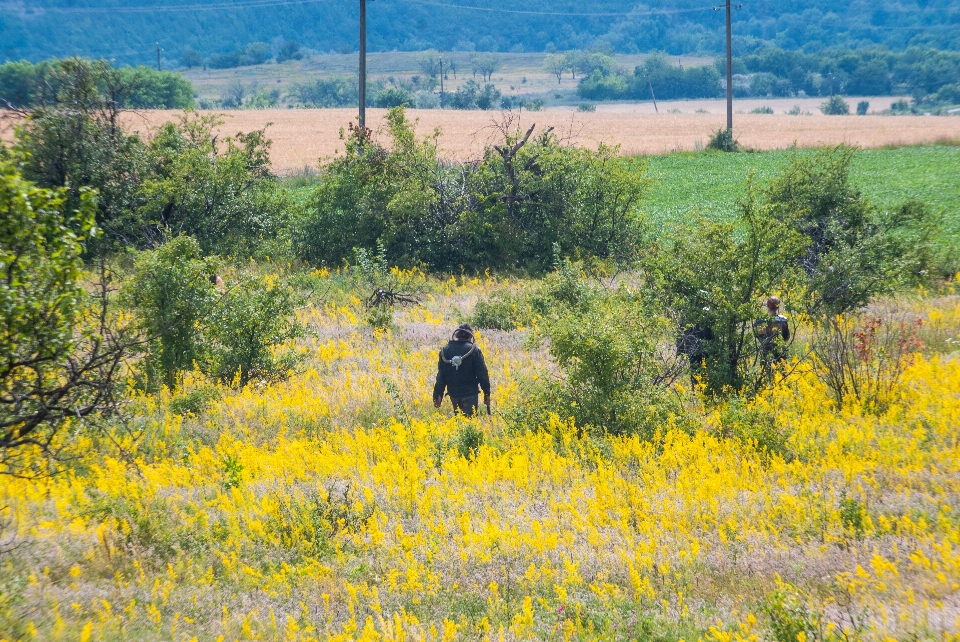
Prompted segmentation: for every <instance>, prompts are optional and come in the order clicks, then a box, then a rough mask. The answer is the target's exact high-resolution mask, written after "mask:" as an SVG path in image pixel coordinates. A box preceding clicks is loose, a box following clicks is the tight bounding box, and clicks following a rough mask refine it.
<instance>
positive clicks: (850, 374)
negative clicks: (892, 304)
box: [813, 315, 923, 412]
mask: <svg viewBox="0 0 960 642" xmlns="http://www.w3.org/2000/svg"><path fill="white" fill-rule="evenodd" d="M921 325H922V321H921V320H920V319H912V320H911V319H906V318H902V317H901V318H896V317H892V316H888V317H886V318H884V317H881V316H872V315H857V316H840V315H838V316H835V317H833V318H831V319H830V320H829V321H828V322H827V323H826V324H824V325H822V326H821V327H819V328H818V329H817V332H816V335H815V340H814V344H813V345H814V355H815V357H816V358H815V360H814V370H815V372H817V375H818V377H819V378H820V380H821V381H823V382H824V383H825V384H826V386H827V387H828V388H829V389H830V391H831V393H832V394H833V398H834V401H835V402H836V403H837V405H838V406H839V405H842V404H844V403H845V402H850V401H855V402H856V403H857V404H858V405H859V406H860V407H861V408H863V409H864V410H868V411H878V412H882V411H883V410H884V409H885V408H887V407H888V406H889V404H890V403H892V402H894V401H895V399H893V398H892V396H891V395H892V394H893V393H894V391H895V390H897V388H898V386H899V383H900V379H901V378H902V376H903V373H904V371H905V370H906V368H907V367H908V366H909V365H910V364H911V363H912V362H913V358H914V356H915V355H916V354H917V353H918V352H919V351H920V350H921V349H922V348H923V341H922V340H921V339H920V336H919V331H920V327H921Z"/></svg>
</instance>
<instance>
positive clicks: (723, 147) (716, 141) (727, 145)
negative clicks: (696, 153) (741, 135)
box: [707, 128, 740, 152]
mask: <svg viewBox="0 0 960 642" xmlns="http://www.w3.org/2000/svg"><path fill="white" fill-rule="evenodd" d="M707 149H712V150H715V151H718V152H739V151H740V143H738V142H737V140H736V139H735V138H734V137H733V130H732V129H725V128H720V129H718V130H717V131H716V132H714V133H713V134H712V135H711V136H710V142H708V143H707Z"/></svg>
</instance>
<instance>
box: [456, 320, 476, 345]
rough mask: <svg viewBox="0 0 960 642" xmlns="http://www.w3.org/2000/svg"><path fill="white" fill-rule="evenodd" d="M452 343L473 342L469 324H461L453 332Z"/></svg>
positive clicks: (471, 329)
mask: <svg viewBox="0 0 960 642" xmlns="http://www.w3.org/2000/svg"><path fill="white" fill-rule="evenodd" d="M453 340H454V341H473V328H472V327H470V324H469V323H461V324H460V325H458V326H457V329H456V330H454V331H453Z"/></svg>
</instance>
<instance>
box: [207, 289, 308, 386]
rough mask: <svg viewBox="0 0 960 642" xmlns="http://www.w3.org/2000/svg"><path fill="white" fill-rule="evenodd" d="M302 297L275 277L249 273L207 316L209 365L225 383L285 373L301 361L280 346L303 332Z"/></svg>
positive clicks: (277, 375) (282, 375) (296, 355)
mask: <svg viewBox="0 0 960 642" xmlns="http://www.w3.org/2000/svg"><path fill="white" fill-rule="evenodd" d="M296 301H297V300H296V298H295V296H294V293H293V291H292V290H291V289H290V288H289V287H288V286H286V285H284V284H282V283H278V282H277V281H276V279H275V278H273V277H255V276H244V277H241V278H240V279H239V282H238V283H237V284H236V285H231V286H230V289H229V290H228V292H227V293H226V295H225V296H224V297H223V299H222V300H221V301H220V302H219V304H218V305H217V306H215V307H214V308H213V310H212V311H211V312H210V314H209V316H208V317H207V319H206V325H207V330H206V341H207V342H208V343H207V346H205V347H206V349H207V351H208V356H207V359H208V361H207V364H206V367H205V370H206V371H207V372H209V373H210V375H211V376H213V377H216V378H217V379H219V380H220V381H222V382H224V383H230V382H232V381H235V382H237V383H239V385H240V386H245V385H247V383H248V382H249V381H251V380H252V379H259V380H271V379H279V378H283V377H284V375H285V374H286V373H287V372H288V371H290V370H291V369H292V368H293V367H294V366H295V365H296V364H297V363H299V361H300V356H299V355H298V354H297V353H296V352H295V351H294V350H291V349H283V350H281V349H280V347H281V346H283V345H284V344H286V343H288V342H289V341H291V340H292V339H296V338H298V337H301V336H303V332H304V329H303V326H301V325H300V323H299V322H298V321H297V320H296V317H295V316H294V307H295V304H296Z"/></svg>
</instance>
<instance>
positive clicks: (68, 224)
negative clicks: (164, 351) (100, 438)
mask: <svg viewBox="0 0 960 642" xmlns="http://www.w3.org/2000/svg"><path fill="white" fill-rule="evenodd" d="M65 194H66V190H62V189H61V190H49V189H44V188H40V187H37V186H36V185H33V184H31V183H29V182H28V181H25V180H23V178H22V177H21V176H20V174H19V173H18V172H17V168H16V166H15V165H14V164H13V163H11V162H7V161H3V160H2V159H0V266H3V268H2V269H3V278H2V279H0V389H2V390H3V393H2V394H0V426H2V428H0V474H2V473H12V474H29V472H30V471H29V470H25V469H21V463H23V465H24V466H27V465H30V464H28V463H27V462H31V461H32V462H34V463H40V464H41V465H43V464H42V462H44V461H45V459H44V457H43V456H38V455H44V456H45V455H49V454H52V452H55V451H56V450H57V449H58V448H59V447H60V446H59V445H58V443H57V440H58V435H59V433H60V431H61V430H63V429H64V427H65V426H67V425H69V424H70V422H75V423H74V424H73V425H74V426H75V427H74V428H73V430H76V431H81V430H82V431H88V430H90V428H91V425H92V424H93V425H95V424H94V420H95V419H97V418H98V417H101V416H106V415H109V414H111V413H112V412H113V411H115V410H116V407H117V406H116V404H117V402H116V396H115V388H118V387H122V385H123V384H122V383H121V382H120V381H119V380H120V379H121V378H123V377H124V375H125V372H124V369H123V365H124V362H125V360H126V357H127V356H128V355H129V344H127V342H126V339H125V338H124V337H125V334H126V332H125V330H124V329H123V328H122V327H120V328H118V327H117V325H116V324H115V323H114V320H113V318H112V315H111V314H108V313H109V309H108V307H107V303H108V300H107V292H108V285H109V284H108V282H107V280H106V278H101V280H100V283H99V286H100V292H99V294H94V293H88V292H87V291H86V290H85V289H84V287H83V272H82V269H83V258H82V252H83V244H84V243H85V242H88V241H90V240H91V239H93V238H94V237H95V236H96V234H97V228H96V224H95V222H94V207H93V198H92V197H93V194H91V193H90V192H89V191H85V190H84V191H81V193H80V200H79V203H78V207H77V208H76V209H74V210H68V209H67V208H66V198H65ZM131 343H132V341H131ZM73 438H75V435H72V436H71V439H73ZM35 449H36V450H35ZM30 451H32V454H33V456H27V457H26V458H25V461H24V462H21V461H19V453H21V452H30ZM37 451H39V452H37Z"/></svg>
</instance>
